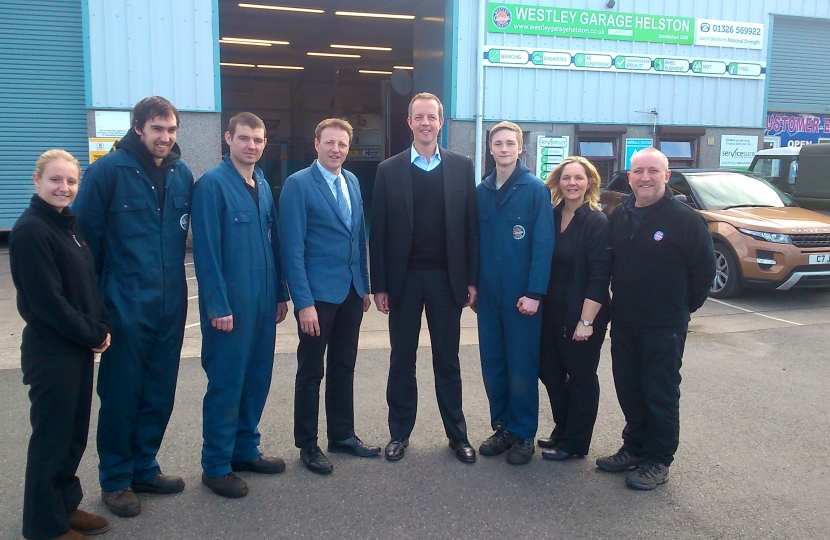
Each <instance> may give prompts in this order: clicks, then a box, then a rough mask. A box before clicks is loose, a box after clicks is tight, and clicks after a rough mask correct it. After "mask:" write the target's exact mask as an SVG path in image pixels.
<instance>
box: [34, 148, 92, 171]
mask: <svg viewBox="0 0 830 540" xmlns="http://www.w3.org/2000/svg"><path fill="white" fill-rule="evenodd" d="M58 159H63V160H66V161H68V162H69V163H72V164H73V165H75V166H76V167H78V176H81V164H80V163H78V160H77V159H75V156H73V155H72V154H70V153H69V152H67V151H66V150H62V149H60V148H53V149H51V150H47V151H45V152H44V153H42V154H41V155H40V157H39V158H37V161H36V162H35V176H37V177H40V176H42V175H43V170H44V169H45V168H46V166H47V165H49V164H50V163H51V162H53V161H55V160H58Z"/></svg>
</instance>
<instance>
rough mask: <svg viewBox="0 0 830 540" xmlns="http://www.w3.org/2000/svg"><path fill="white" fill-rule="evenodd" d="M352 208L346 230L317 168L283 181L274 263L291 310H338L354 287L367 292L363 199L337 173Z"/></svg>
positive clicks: (349, 178) (349, 177)
mask: <svg viewBox="0 0 830 540" xmlns="http://www.w3.org/2000/svg"><path fill="white" fill-rule="evenodd" d="M342 172H343V178H345V180H346V186H347V187H348V189H349V196H350V197H351V203H352V223H351V227H349V226H348V224H347V223H346V222H345V220H344V219H343V217H342V214H341V213H340V208H339V207H338V206H337V200H335V198H334V195H332V193H331V189H330V188H329V185H328V183H327V182H326V180H325V179H324V178H323V175H322V174H320V171H319V169H318V168H317V164H316V162H315V163H312V164H311V166H310V167H308V168H305V169H303V170H301V171H298V172H296V173H294V174H292V175H291V176H289V177H288V179H287V180H286V181H285V185H284V186H283V188H282V194H281V195H280V214H279V222H280V233H281V234H280V240H281V242H282V245H281V246H280V259H281V260H282V270H283V274H284V275H285V279H286V281H288V289H289V291H290V292H291V297H292V298H293V299H294V309H298V310H299V309H302V308H304V307H308V306H311V305H313V304H314V302H315V301H320V302H329V303H332V304H340V303H342V302H343V300H345V299H346V296H348V294H349V289H350V287H351V286H352V285H354V288H355V290H356V291H357V294H359V295H360V296H361V297H363V296H366V294H367V293H368V292H369V269H368V265H367V263H366V228H365V225H364V223H363V199H362V198H361V196H360V185H359V184H358V182H357V178H356V177H355V175H353V174H352V173H350V172H349V171H347V170H345V169H342Z"/></svg>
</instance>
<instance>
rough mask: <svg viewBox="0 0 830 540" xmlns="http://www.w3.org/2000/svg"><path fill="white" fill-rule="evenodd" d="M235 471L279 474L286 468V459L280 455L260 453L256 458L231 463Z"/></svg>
mask: <svg viewBox="0 0 830 540" xmlns="http://www.w3.org/2000/svg"><path fill="white" fill-rule="evenodd" d="M231 470H233V471H250V472H255V473H260V474H277V473H281V472H282V471H284V470H285V461H283V460H282V459H280V458H278V457H268V456H263V455H262V454H260V455H259V456H258V457H257V458H256V459H252V460H251V461H244V462H239V463H231Z"/></svg>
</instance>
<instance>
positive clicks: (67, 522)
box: [9, 150, 111, 540]
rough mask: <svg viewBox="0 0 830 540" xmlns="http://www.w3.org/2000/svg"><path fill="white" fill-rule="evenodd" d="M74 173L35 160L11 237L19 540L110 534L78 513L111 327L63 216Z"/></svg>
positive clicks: (60, 156)
mask: <svg viewBox="0 0 830 540" xmlns="http://www.w3.org/2000/svg"><path fill="white" fill-rule="evenodd" d="M80 173H81V169H80V166H79V165H78V161H77V160H76V159H75V158H74V157H72V155H71V154H69V153H68V152H65V151H63V150H49V151H47V152H45V153H44V154H43V155H41V156H40V158H39V159H38V160H37V163H36V165H35V172H34V175H33V179H34V183H35V191H36V193H35V195H33V196H32V202H31V204H30V206H29V208H27V209H26V210H25V211H24V212H23V214H22V215H21V216H20V218H19V219H18V220H17V222H16V223H15V225H14V227H13V228H12V232H11V235H10V236H9V260H10V265H11V274H12V280H13V281H14V286H15V288H16V289H17V309H18V311H19V312H20V316H21V317H22V318H23V320H24V321H26V327H25V328H24V329H23V342H22V344H21V346H20V350H21V367H22V368H23V383H24V384H27V385H29V400H30V401H31V404H32V405H31V415H30V417H31V422H32V436H31V438H30V439H29V452H28V457H27V464H26V487H25V492H24V500H23V536H24V537H25V538H27V539H30V540H39V539H45V538H60V539H76V540H77V539H82V538H87V536H84V534H89V535H91V534H101V533H103V532H106V531H107V530H108V529H109V524H108V523H107V520H106V519H104V518H103V517H100V516H96V515H94V514H89V513H87V512H84V511H83V510H79V509H78V504H79V503H80V502H81V498H82V497H83V492H82V490H81V483H80V480H79V479H78V477H77V476H76V475H75V472H76V471H77V469H78V464H79V463H80V461H81V456H83V453H84V450H85V449H86V442H87V435H88V433H89V413H90V407H91V405H92V375H93V357H94V353H100V352H103V351H104V350H106V349H107V347H109V344H110V327H111V326H110V319H109V315H108V314H107V310H106V308H105V307H104V302H103V299H102V298H101V295H100V293H99V292H98V288H97V284H96V280H95V266H94V262H93V259H92V254H91V253H90V251H89V248H88V247H87V246H86V243H85V242H84V239H83V237H82V236H81V233H80V230H79V229H78V227H77V225H76V224H75V214H74V213H72V211H71V210H70V209H69V205H70V204H71V203H72V201H73V200H75V195H76V194H77V193H78V185H79V182H80V180H79V178H80Z"/></svg>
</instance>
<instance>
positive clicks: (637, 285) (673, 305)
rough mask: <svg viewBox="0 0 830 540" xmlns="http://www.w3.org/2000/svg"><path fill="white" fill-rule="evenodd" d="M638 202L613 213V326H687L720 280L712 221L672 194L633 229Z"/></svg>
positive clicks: (652, 209)
mask: <svg viewBox="0 0 830 540" xmlns="http://www.w3.org/2000/svg"><path fill="white" fill-rule="evenodd" d="M634 202H635V198H634V197H633V196H632V197H629V198H628V200H627V201H626V202H625V203H623V204H620V205H619V206H617V207H616V208H615V209H614V211H613V212H612V213H611V220H610V225H611V250H612V256H613V264H612V270H611V291H612V293H613V296H612V298H611V324H612V325H613V324H620V325H624V326H640V327H642V326H646V327H649V326H651V327H680V326H684V325H686V324H688V322H689V319H690V317H689V314H690V313H694V312H695V311H696V310H697V309H698V308H699V307H700V306H702V305H703V302H705V301H706V298H707V296H708V295H709V289H711V287H712V280H713V279H714V277H715V252H714V249H713V246H712V236H711V234H710V233H709V228H708V226H707V225H706V220H705V219H704V218H703V216H701V215H700V214H698V213H697V212H695V211H694V210H692V209H691V208H689V207H688V206H687V205H685V204H683V203H682V202H680V201H678V200H677V199H675V198H674V196H673V195H672V194H671V191H670V190H666V195H665V196H664V197H663V198H662V199H660V200H659V201H657V202H656V203H654V206H653V208H651V211H649V212H648V213H647V214H646V215H645V216H644V217H643V221H642V223H640V224H639V226H638V227H637V228H636V230H633V231H632V227H631V210H630V209H629V208H630V207H631V206H633V205H634Z"/></svg>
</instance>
